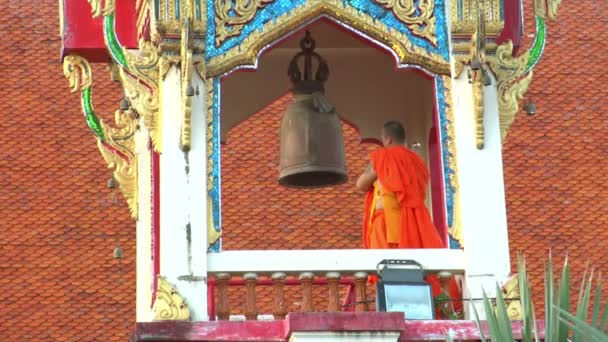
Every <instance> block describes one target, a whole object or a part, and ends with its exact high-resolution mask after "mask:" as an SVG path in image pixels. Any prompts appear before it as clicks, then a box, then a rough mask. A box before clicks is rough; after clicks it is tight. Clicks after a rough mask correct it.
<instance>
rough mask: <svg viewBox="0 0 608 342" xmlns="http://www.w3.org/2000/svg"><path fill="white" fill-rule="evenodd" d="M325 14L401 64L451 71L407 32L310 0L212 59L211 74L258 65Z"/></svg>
mask: <svg viewBox="0 0 608 342" xmlns="http://www.w3.org/2000/svg"><path fill="white" fill-rule="evenodd" d="M321 15H328V16H330V17H332V18H336V19H337V20H339V21H340V22H342V23H344V24H345V25H348V26H350V27H352V28H354V29H356V30H360V31H361V32H363V33H365V34H366V35H368V36H369V37H370V38H372V39H375V40H377V41H380V42H383V43H384V44H386V45H387V46H388V47H390V48H391V49H392V50H393V51H394V53H395V54H396V56H397V59H398V64H400V65H404V64H413V65H418V66H421V67H424V68H426V69H427V70H429V71H430V72H432V73H435V74H439V75H448V74H450V64H449V63H448V62H447V61H446V60H445V59H444V58H443V57H442V56H441V55H439V54H436V53H429V52H428V51H426V50H425V49H424V48H422V47H419V46H417V45H415V44H413V43H412V41H411V40H410V39H409V37H408V36H407V35H406V34H403V33H401V32H399V31H397V30H394V29H391V28H389V27H388V26H386V25H384V24H383V23H381V22H379V21H377V20H375V19H374V18H372V17H371V16H369V15H367V14H365V13H362V12H360V11H358V10H357V9H356V8H353V7H351V6H348V5H346V4H344V3H343V2H342V1H340V0H309V1H307V2H306V3H305V4H304V5H302V6H300V7H297V8H295V9H293V10H292V11H291V12H289V13H286V14H283V15H281V16H279V17H277V18H276V19H275V20H272V21H270V22H268V23H266V24H265V25H264V26H263V27H262V28H261V29H259V30H256V31H254V32H252V33H251V34H250V35H249V36H248V37H247V38H245V39H244V40H243V42H242V43H241V44H240V45H239V46H236V47H234V48H232V49H230V50H228V51H226V53H223V54H221V55H218V56H215V57H213V58H211V59H210V60H209V62H208V65H207V77H216V76H219V75H222V74H225V73H227V72H230V71H231V70H233V69H234V68H235V67H237V66H245V65H248V66H253V65H255V62H256V60H257V57H258V54H259V53H260V51H261V50H262V49H263V48H264V47H266V46H267V45H269V44H271V43H272V42H274V41H276V40H278V39H279V38H281V37H283V36H284V35H285V34H287V33H289V32H292V31H293V30H294V29H296V28H297V27H299V26H301V25H304V24H306V23H307V22H309V21H311V20H313V19H315V18H317V17H319V16H321Z"/></svg>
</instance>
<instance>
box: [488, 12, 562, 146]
mask: <svg viewBox="0 0 608 342" xmlns="http://www.w3.org/2000/svg"><path fill="white" fill-rule="evenodd" d="M560 3H561V0H546V1H545V0H535V1H534V11H535V15H536V16H537V17H539V18H543V19H544V18H546V17H547V16H548V17H549V19H551V20H554V19H555V18H556V16H557V9H558V7H559V4H560ZM531 51H532V48H530V49H528V50H526V51H524V52H523V53H522V54H520V55H519V56H516V57H514V56H513V42H511V41H507V42H505V43H503V44H501V45H499V46H498V47H497V48H496V56H494V57H492V58H488V64H489V65H490V68H491V69H492V71H494V74H495V75H496V80H497V82H498V111H499V115H500V116H499V118H500V136H501V139H502V143H503V144H504V142H505V138H506V136H507V132H508V131H509V128H511V125H512V124H513V121H515V116H516V115H517V112H518V111H519V102H520V101H521V100H522V99H523V98H524V95H525V94H526V91H528V87H529V86H530V82H531V81H532V76H533V72H532V70H529V67H528V63H529V62H530V53H531ZM539 57H540V56H539ZM539 57H538V58H539Z"/></svg>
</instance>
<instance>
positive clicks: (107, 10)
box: [87, 0, 116, 18]
mask: <svg viewBox="0 0 608 342" xmlns="http://www.w3.org/2000/svg"><path fill="white" fill-rule="evenodd" d="M87 1H88V2H89V5H91V13H92V14H93V18H97V17H99V16H101V15H102V14H103V15H104V16H106V15H109V14H111V13H113V12H114V9H115V8H116V3H115V0H87Z"/></svg>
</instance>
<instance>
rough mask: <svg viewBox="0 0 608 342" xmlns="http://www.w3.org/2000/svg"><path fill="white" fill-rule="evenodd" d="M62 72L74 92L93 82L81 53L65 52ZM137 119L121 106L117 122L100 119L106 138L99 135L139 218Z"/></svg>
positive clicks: (133, 214) (101, 148)
mask: <svg viewBox="0 0 608 342" xmlns="http://www.w3.org/2000/svg"><path fill="white" fill-rule="evenodd" d="M63 73H64V75H65V76H66V78H67V79H68V81H69V83H70V89H71V91H72V92H73V93H74V92H77V91H84V90H85V89H87V88H89V87H91V85H92V72H91V65H90V64H89V62H88V61H87V60H86V59H84V58H82V57H80V56H77V55H69V56H66V57H65V59H64V61H63ZM83 110H84V108H83ZM85 114H86V113H85ZM90 115H95V114H94V113H92V114H90ZM137 121H138V115H137V113H136V112H135V111H133V110H131V109H128V110H124V111H123V110H118V111H116V112H115V114H114V122H115V126H110V125H107V124H105V123H104V121H103V120H99V124H100V126H101V130H102V132H103V136H104V137H105V140H104V141H102V140H101V139H100V138H97V147H98V148H99V151H100V152H101V155H102V156H103V158H104V160H105V161H106V164H107V165H108V168H110V169H112V171H113V173H112V175H113V177H114V179H115V180H116V181H117V182H118V185H119V188H120V190H121V192H122V193H123V196H124V197H125V199H126V201H127V204H128V206H129V210H130V212H131V217H133V218H134V219H137V214H138V189H137V158H136V157H135V154H134V150H135V140H134V137H135V131H136V130H137Z"/></svg>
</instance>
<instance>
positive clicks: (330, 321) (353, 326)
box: [133, 312, 545, 341]
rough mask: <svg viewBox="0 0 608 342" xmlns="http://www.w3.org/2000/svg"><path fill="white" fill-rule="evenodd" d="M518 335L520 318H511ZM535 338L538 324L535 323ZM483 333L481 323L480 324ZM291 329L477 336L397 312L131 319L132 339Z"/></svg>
mask: <svg viewBox="0 0 608 342" xmlns="http://www.w3.org/2000/svg"><path fill="white" fill-rule="evenodd" d="M512 326H513V331H514V335H515V336H514V338H515V339H521V331H522V322H521V321H514V322H512ZM537 326H538V329H539V331H540V334H539V335H540V336H539V338H541V339H542V338H544V334H545V332H544V322H543V321H537ZM483 327H484V330H485V331H486V332H487V328H486V325H485V324H483ZM296 332H398V333H400V337H399V341H445V336H446V335H447V334H448V333H451V334H452V335H453V337H454V339H455V340H473V341H478V340H480V335H479V330H478V329H477V324H476V322H474V321H407V320H405V319H404V316H403V313H397V312H392V313H387V312H342V313H292V314H289V315H288V316H287V318H286V319H285V320H281V321H244V322H229V321H217V322H151V323H137V324H136V326H135V334H134V336H133V337H134V338H133V341H288V340H289V338H290V337H291V335H292V334H293V333H296Z"/></svg>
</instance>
